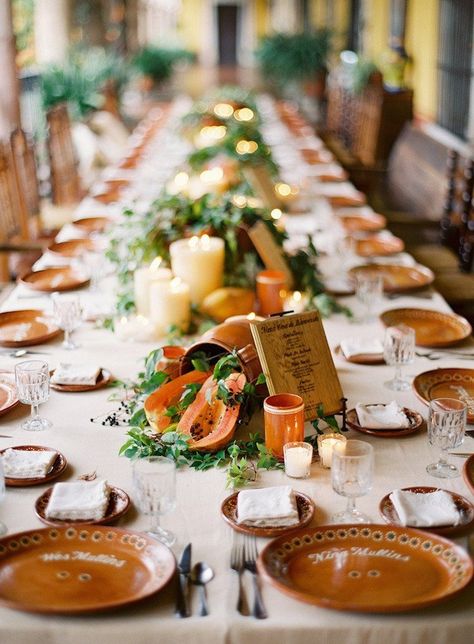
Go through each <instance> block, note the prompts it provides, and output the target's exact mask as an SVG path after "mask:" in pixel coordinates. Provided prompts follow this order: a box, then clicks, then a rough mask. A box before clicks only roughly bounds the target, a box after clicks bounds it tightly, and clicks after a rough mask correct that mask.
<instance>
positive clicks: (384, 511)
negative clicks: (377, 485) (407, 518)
mask: <svg viewBox="0 0 474 644" xmlns="http://www.w3.org/2000/svg"><path fill="white" fill-rule="evenodd" d="M439 489H440V488H438V487H426V486H415V487H404V488H403V491H404V492H415V493H416V494H428V493H429V492H437V491H438V490H439ZM443 491H444V492H446V493H447V494H449V495H450V496H451V498H452V499H453V501H454V503H455V505H456V509H457V511H458V512H459V515H460V517H461V523H459V524H458V525H444V526H429V527H426V528H425V527H421V526H419V527H417V530H423V531H426V532H432V533H433V534H439V535H441V536H442V537H443V536H445V537H448V536H450V537H455V536H456V537H459V536H461V535H463V534H465V533H468V532H470V531H471V529H472V526H473V523H474V505H472V503H471V502H470V501H468V500H467V499H466V498H464V497H463V496H461V495H460V494H456V493H455V492H450V491H449V490H443ZM390 494H391V493H390ZM390 494H387V495H386V496H384V497H383V499H382V500H381V501H380V504H379V510H380V514H381V515H382V517H383V519H384V521H386V522H387V523H390V524H392V525H397V526H400V527H403V526H402V524H401V523H400V518H399V516H398V514H397V511H396V510H395V507H394V505H393V503H392V501H391V499H390Z"/></svg>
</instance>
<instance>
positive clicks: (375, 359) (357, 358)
mask: <svg viewBox="0 0 474 644" xmlns="http://www.w3.org/2000/svg"><path fill="white" fill-rule="evenodd" d="M335 352H336V353H337V355H339V356H342V357H343V358H344V360H346V361H347V362H352V363H353V364H365V365H376V364H385V360H384V357H383V352H381V353H358V354H357V355H354V356H350V357H349V358H347V357H346V356H345V355H344V353H343V351H342V349H341V345H339V344H338V345H337V347H336V348H335Z"/></svg>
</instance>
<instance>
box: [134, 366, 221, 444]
mask: <svg viewBox="0 0 474 644" xmlns="http://www.w3.org/2000/svg"><path fill="white" fill-rule="evenodd" d="M208 376H209V373H207V372H205V371H189V372H188V373H185V374H184V375H183V376H179V377H178V378H175V379H174V380H171V382H167V383H166V384H165V385H162V386H161V387H160V388H159V389H157V390H156V391H154V392H153V393H152V394H150V395H149V396H148V398H147V399H146V400H145V404H144V409H145V414H146V417H147V420H148V422H149V424H150V426H151V427H152V428H153V429H154V430H155V432H157V433H160V434H161V433H162V432H163V431H164V430H165V429H166V428H167V427H168V425H169V424H170V422H171V418H170V417H169V416H165V412H166V410H167V408H168V407H172V406H174V405H176V404H177V403H178V402H179V399H180V398H181V394H182V393H183V390H184V388H185V387H186V385H189V384H191V383H202V382H204V381H205V380H206V378H207V377H208Z"/></svg>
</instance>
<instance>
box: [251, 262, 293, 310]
mask: <svg viewBox="0 0 474 644" xmlns="http://www.w3.org/2000/svg"><path fill="white" fill-rule="evenodd" d="M256 290H257V300H258V311H259V313H261V314H262V315H271V314H272V313H280V311H283V302H284V298H285V295H286V284H285V273H283V271H270V270H268V271H260V273H258V275H257V277H256Z"/></svg>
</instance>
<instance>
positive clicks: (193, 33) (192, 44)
mask: <svg viewBox="0 0 474 644" xmlns="http://www.w3.org/2000/svg"><path fill="white" fill-rule="evenodd" d="M202 10H203V4H202V0H182V1H181V13H180V18H179V34H180V36H181V39H182V42H183V46H184V47H186V49H189V50H191V51H193V52H194V53H197V52H198V51H199V49H200V46H201V38H202V33H201V28H200V25H201V22H202Z"/></svg>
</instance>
